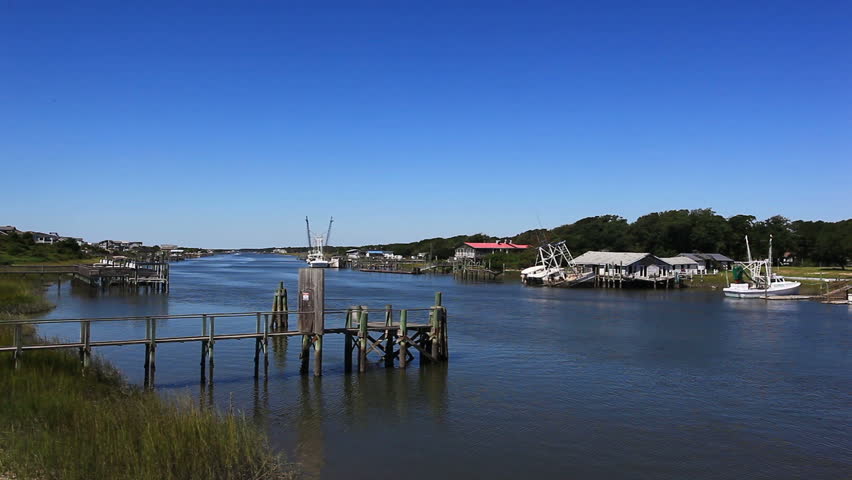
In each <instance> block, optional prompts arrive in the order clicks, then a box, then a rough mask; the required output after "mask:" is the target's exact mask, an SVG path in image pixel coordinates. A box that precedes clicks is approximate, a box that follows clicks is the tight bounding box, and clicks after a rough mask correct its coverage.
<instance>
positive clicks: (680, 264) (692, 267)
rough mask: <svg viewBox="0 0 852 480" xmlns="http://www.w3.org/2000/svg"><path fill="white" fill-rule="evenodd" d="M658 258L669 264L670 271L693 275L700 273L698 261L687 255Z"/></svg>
mask: <svg viewBox="0 0 852 480" xmlns="http://www.w3.org/2000/svg"><path fill="white" fill-rule="evenodd" d="M660 260H662V261H664V262H666V263H668V264H669V265H671V266H672V271H674V272H677V273H680V274H686V275H695V274H698V273H700V272H699V270H698V262H696V261H695V260H693V259H691V258H689V257H680V256H678V257H661V258H660Z"/></svg>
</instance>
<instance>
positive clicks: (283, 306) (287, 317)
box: [279, 282, 290, 330]
mask: <svg viewBox="0 0 852 480" xmlns="http://www.w3.org/2000/svg"><path fill="white" fill-rule="evenodd" d="M280 286H281V301H280V302H279V305H281V310H283V311H284V314H283V315H284V316H283V319H279V320H280V321H283V325H281V327H280V328H283V329H284V330H289V329H290V314H289V313H287V310H289V307H288V306H287V289H286V288H284V282H281V284H280Z"/></svg>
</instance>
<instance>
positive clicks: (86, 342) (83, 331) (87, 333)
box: [80, 321, 92, 370]
mask: <svg viewBox="0 0 852 480" xmlns="http://www.w3.org/2000/svg"><path fill="white" fill-rule="evenodd" d="M91 341H92V324H91V322H89V321H84V322H80V343H81V344H82V346H81V347H80V363H81V364H82V366H83V370H85V369H87V368H88V367H89V364H90V362H91V355H92V347H91Z"/></svg>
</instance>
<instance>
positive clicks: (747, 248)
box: [305, 217, 751, 262]
mask: <svg viewBox="0 0 852 480" xmlns="http://www.w3.org/2000/svg"><path fill="white" fill-rule="evenodd" d="M305 220H307V217H305ZM745 239H746V253H748V261H749V262H751V248H749V246H748V235H746V236H745Z"/></svg>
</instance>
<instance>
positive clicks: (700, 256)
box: [678, 252, 734, 262]
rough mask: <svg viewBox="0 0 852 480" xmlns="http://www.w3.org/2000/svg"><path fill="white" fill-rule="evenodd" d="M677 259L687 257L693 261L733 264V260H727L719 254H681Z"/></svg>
mask: <svg viewBox="0 0 852 480" xmlns="http://www.w3.org/2000/svg"><path fill="white" fill-rule="evenodd" d="M678 256H679V257H689V258H691V259H693V260H713V261H715V262H733V261H734V260H733V259H731V258H728V257H726V256H724V255H722V254H721V253H700V252H695V253H681V254H679V255H678Z"/></svg>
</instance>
